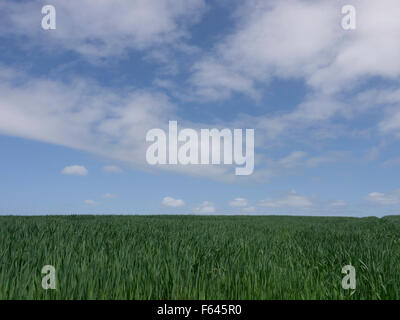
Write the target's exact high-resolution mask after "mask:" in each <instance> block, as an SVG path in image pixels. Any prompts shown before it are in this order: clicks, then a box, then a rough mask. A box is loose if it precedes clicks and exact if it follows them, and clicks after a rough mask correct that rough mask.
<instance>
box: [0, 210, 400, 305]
mask: <svg viewBox="0 0 400 320" xmlns="http://www.w3.org/2000/svg"><path fill="white" fill-rule="evenodd" d="M348 264H351V265H353V266H354V267H355V268H356V271H357V278H356V279H357V289H356V290H355V291H351V290H350V291H348V290H344V289H343V288H342V286H341V281H342V277H344V275H343V274H342V273H341V269H342V267H343V266H344V265H348ZM44 265H53V266H54V267H55V268H56V272H57V290H47V291H46V290H43V289H42V286H41V282H42V277H43V275H42V274H41V268H42V267H43V266H44ZM0 268H1V269H0V299H400V217H394V216H393V217H385V218H382V219H378V218H363V219H356V218H319V217H277V216H274V217H243V216H237V217H231V216H229V217H224V216H215V217H208V216H96V217H95V216H49V217H0Z"/></svg>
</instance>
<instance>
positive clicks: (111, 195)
mask: <svg viewBox="0 0 400 320" xmlns="http://www.w3.org/2000/svg"><path fill="white" fill-rule="evenodd" d="M101 197H102V198H103V199H107V200H112V199H116V198H118V195H117V194H113V193H105V194H103V195H101Z"/></svg>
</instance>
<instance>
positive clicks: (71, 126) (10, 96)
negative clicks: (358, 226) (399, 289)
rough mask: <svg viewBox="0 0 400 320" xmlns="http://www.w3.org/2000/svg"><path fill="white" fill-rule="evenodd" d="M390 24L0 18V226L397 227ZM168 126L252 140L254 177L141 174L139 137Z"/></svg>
mask: <svg viewBox="0 0 400 320" xmlns="http://www.w3.org/2000/svg"><path fill="white" fill-rule="evenodd" d="M78 3H79V5H78ZM47 4H52V5H53V6H54V7H55V9H56V13H57V15H56V19H57V20H56V22H57V28H56V29H55V30H43V29H42V28H41V20H42V17H43V15H42V13H41V9H42V7H43V6H44V5H47ZM349 4H350V5H353V6H354V8H355V9H356V13H357V15H356V17H357V25H356V29H355V30H344V29H343V28H342V24H341V23H342V18H343V16H344V15H343V14H342V13H341V10H342V7H343V5H349ZM399 16H400V4H399V3H398V1H396V0H383V1H379V2H378V1H373V0H365V1H355V0H353V1H314V0H289V1H274V0H264V1H260V0H247V1H225V0H214V1H211V0H210V1H205V0H168V1H167V0H165V1H160V0H148V1H141V0H131V1H123V0H121V1H106V0H103V1H89V0H85V1H79V2H77V1H61V0H49V1H39V0H36V1H11V0H4V1H2V2H1V4H0V18H1V19H0V148H1V158H0V194H1V197H0V199H1V201H0V214H33V215H36V214H72V213H73V214H174V213H178V214H293V215H334V216H335V215H336V216H343V215H348V216H370V215H376V216H383V215H388V214H398V213H399V207H400V184H399V181H400V174H399V168H400V152H399V138H400V59H398V57H399V53H400V42H399V41H398V40H399V39H400V20H399V19H398V17H399ZM170 120H177V121H178V126H179V127H180V128H184V127H186V128H194V129H199V128H220V129H221V128H230V129H235V128H242V129H246V128H250V129H254V130H255V140H256V141H255V143H256V147H255V163H256V164H255V169H254V173H253V174H252V175H251V176H246V177H241V176H235V174H234V169H233V168H232V167H231V166H223V165H221V166H216V165H214V166H212V165H209V166H189V167H185V166H181V165H178V166H168V165H166V166H159V167H153V166H150V165H149V164H147V162H146V161H145V153H146V149H147V147H148V146H149V143H147V142H146V132H147V131H148V130H150V129H152V128H167V127H168V122H169V121H170Z"/></svg>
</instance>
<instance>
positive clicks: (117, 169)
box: [103, 166, 123, 173]
mask: <svg viewBox="0 0 400 320" xmlns="http://www.w3.org/2000/svg"><path fill="white" fill-rule="evenodd" d="M103 171H104V172H108V173H122V172H123V171H122V169H121V168H120V167H117V166H104V167H103Z"/></svg>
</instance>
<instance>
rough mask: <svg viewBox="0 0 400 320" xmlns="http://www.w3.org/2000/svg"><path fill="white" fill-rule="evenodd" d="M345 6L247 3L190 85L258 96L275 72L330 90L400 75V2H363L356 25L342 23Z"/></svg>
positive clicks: (299, 1)
mask: <svg viewBox="0 0 400 320" xmlns="http://www.w3.org/2000/svg"><path fill="white" fill-rule="evenodd" d="M345 4H348V3H346V2H345V1H308V0H289V1H278V0H273V1H263V0H254V1H246V2H245V3H244V4H243V5H242V6H241V7H240V8H239V9H238V11H237V14H236V16H235V17H236V22H237V25H236V28H235V30H234V31H233V32H232V33H231V34H230V35H228V36H226V37H225V38H223V39H222V41H220V42H219V43H218V44H217V45H216V46H215V48H214V52H213V53H211V54H209V55H207V56H205V57H204V58H203V59H202V60H200V61H199V62H198V63H197V64H196V65H195V67H194V75H193V77H192V83H193V84H194V86H195V88H196V89H197V91H198V93H199V94H200V95H209V98H214V99H215V98H217V99H218V98H226V97H227V96H229V95H230V94H231V93H232V92H242V93H245V94H250V95H254V90H256V87H257V85H261V86H265V85H268V81H269V80H270V79H271V78H274V77H278V78H282V79H288V78H295V79H298V78H303V79H304V80H305V81H306V82H307V83H308V85H309V86H310V88H312V89H315V90H318V91H320V92H322V93H325V94H330V93H333V92H337V91H340V90H347V89H348V88H351V87H354V85H357V84H358V82H359V80H360V79H363V78H369V77H374V76H380V77H384V78H388V79H395V78H396V77H398V76H400V60H399V59H398V56H397V55H396V53H397V52H399V51H400V43H399V41H397V39H399V38H400V21H399V19H398V10H399V2H398V1H397V0H381V1H363V2H357V5H356V9H357V18H358V25H357V29H356V30H353V31H346V30H343V29H342V27H341V20H342V18H343V15H342V14H341V8H342V6H343V5H345ZM288 21H290V23H289V22H288ZM366 53H368V54H366ZM210 70H211V71H210ZM218 93H219V95H218ZM324 108H325V107H324V106H323V105H322V106H320V109H324Z"/></svg>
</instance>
